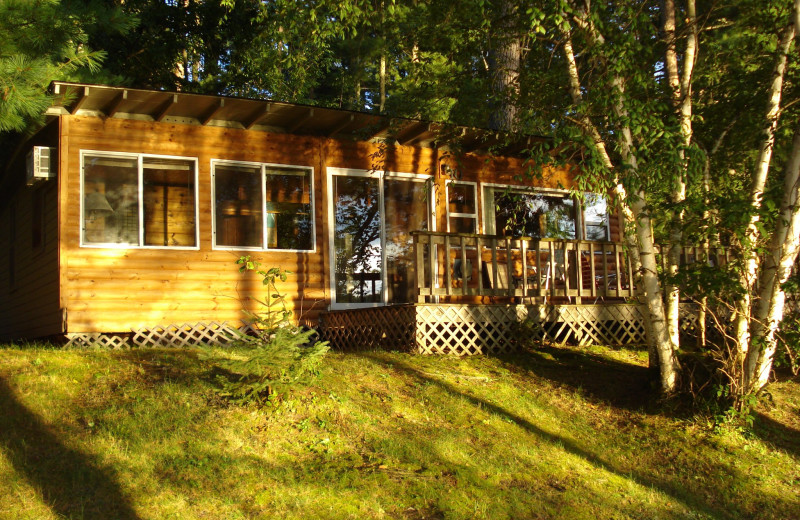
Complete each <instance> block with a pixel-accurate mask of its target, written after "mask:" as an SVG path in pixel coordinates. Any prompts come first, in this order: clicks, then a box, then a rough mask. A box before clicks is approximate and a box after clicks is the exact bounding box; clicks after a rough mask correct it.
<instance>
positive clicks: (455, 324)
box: [320, 304, 697, 356]
mask: <svg viewBox="0 0 800 520" xmlns="http://www.w3.org/2000/svg"><path fill="white" fill-rule="evenodd" d="M644 319H645V318H644V316H643V314H642V312H641V311H640V309H639V306H638V305H635V304H596V305H480V304H467V305H461V304H420V305H415V306H407V305H406V306H397V307H378V308H372V309H359V310H347V311H332V312H328V313H325V314H324V315H323V316H322V319H321V321H320V328H321V331H322V335H323V338H324V339H327V340H329V341H330V342H331V343H332V344H333V345H335V346H336V347H338V348H341V349H346V350H368V349H381V348H391V349H400V350H410V351H414V352H418V353H420V354H445V355H454V356H466V355H473V354H498V353H504V352H509V351H511V350H513V349H514V348H515V347H516V346H517V345H519V344H520V343H525V342H527V341H530V340H533V341H541V342H546V343H556V344H560V345H564V344H572V345H612V346H621V345H632V344H636V345H638V344H643V343H645V342H646V340H647V338H646V330H645V326H644ZM523 322H526V323H527V324H528V326H525V327H520V326H519V325H520V324H521V323H523ZM681 327H682V330H683V331H684V332H686V333H690V334H691V333H693V332H694V331H695V330H696V329H697V314H696V309H695V308H694V307H691V306H686V307H685V308H682V309H681ZM521 331H524V332H521ZM521 334H524V335H525V337H520V335H521Z"/></svg>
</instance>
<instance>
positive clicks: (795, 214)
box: [744, 130, 800, 391]
mask: <svg viewBox="0 0 800 520" xmlns="http://www.w3.org/2000/svg"><path fill="white" fill-rule="evenodd" d="M799 201H800V130H797V131H796V132H795V136H794V141H793V144H792V152H791V155H790V157H789V161H788V162H787V164H786V171H785V176H784V185H783V199H782V200H781V208H780V213H779V214H778V219H777V222H776V224H775V231H774V233H773V235H772V240H771V244H770V248H769V253H768V255H767V257H766V259H765V261H764V267H763V269H762V276H761V279H760V286H761V287H760V291H759V300H758V305H757V307H756V312H755V319H754V320H753V340H752V342H751V343H752V345H751V347H750V349H749V350H748V352H747V357H746V359H745V367H744V368H745V376H746V378H747V379H746V383H747V387H746V388H749V389H751V390H752V391H758V390H760V389H761V388H763V387H764V386H765V385H766V384H767V382H768V381H769V374H770V371H771V370H772V360H773V358H774V357H775V352H776V350H777V347H778V338H777V336H776V333H777V330H778V325H779V324H780V321H781V320H782V319H783V310H784V304H785V301H786V294H785V293H784V291H783V289H782V288H781V286H782V285H783V284H784V283H786V281H787V280H788V279H789V276H791V274H792V268H793V266H794V263H795V261H796V260H797V255H798V251H800V206H799V205H798V202H799Z"/></svg>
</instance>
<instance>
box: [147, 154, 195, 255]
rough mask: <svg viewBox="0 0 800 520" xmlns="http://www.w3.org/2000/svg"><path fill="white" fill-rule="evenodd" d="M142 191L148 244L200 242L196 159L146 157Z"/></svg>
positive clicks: (184, 244) (190, 243)
mask: <svg viewBox="0 0 800 520" xmlns="http://www.w3.org/2000/svg"><path fill="white" fill-rule="evenodd" d="M142 191H143V202H144V204H143V205H144V244H145V245H147V246H183V247H192V246H195V245H197V242H196V240H197V239H196V234H195V200H194V194H195V186H194V162H190V161H186V160H180V159H157V158H149V157H146V158H144V160H143V161H142Z"/></svg>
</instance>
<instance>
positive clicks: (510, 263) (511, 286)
mask: <svg viewBox="0 0 800 520" xmlns="http://www.w3.org/2000/svg"><path fill="white" fill-rule="evenodd" d="M511 247H512V241H511V239H510V238H508V237H506V273H507V274H506V277H507V278H508V279H507V280H506V285H507V286H508V287H507V288H506V292H507V293H508V296H509V297H511V298H513V297H514V282H513V276H514V265H513V258H511V256H512V253H511Z"/></svg>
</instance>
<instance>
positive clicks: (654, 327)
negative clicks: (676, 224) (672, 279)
mask: <svg viewBox="0 0 800 520" xmlns="http://www.w3.org/2000/svg"><path fill="white" fill-rule="evenodd" d="M576 21H577V22H578V23H579V24H580V25H581V26H582V27H583V28H584V29H585V30H586V31H587V33H588V35H589V37H590V38H591V39H592V40H593V41H594V42H595V43H596V44H602V43H604V39H603V37H602V35H601V34H600V33H599V32H598V31H597V30H596V28H595V27H594V26H593V25H592V24H591V22H589V21H588V20H587V19H585V18H584V19H578V20H576ZM563 35H564V52H565V56H566V59H567V72H568V76H569V90H570V95H571V97H572V100H573V103H574V104H576V105H579V104H580V103H581V102H582V100H583V98H582V94H581V85H580V76H579V74H578V67H577V64H576V62H575V56H574V50H573V46H572V38H571V35H570V34H569V31H568V30H567V29H564V30H563ZM614 86H615V88H616V89H617V91H618V95H619V96H620V98H619V101H618V102H617V104H616V105H615V107H614V110H615V112H616V113H617V115H618V116H619V117H620V119H621V120H623V121H624V120H625V119H626V116H627V114H626V113H625V108H624V104H623V97H624V82H623V80H622V79H621V78H620V77H615V79H614ZM579 123H580V125H581V127H582V128H583V130H584V131H585V132H587V134H588V135H589V136H590V137H591V139H592V142H593V143H594V146H595V149H596V150H597V152H598V153H599V154H600V156H601V157H602V159H603V163H604V165H605V166H606V167H607V168H608V169H609V172H614V171H615V168H614V164H613V162H612V161H611V159H610V157H609V155H608V151H607V149H606V143H605V141H604V140H603V138H602V136H601V135H600V133H599V131H598V130H597V127H596V126H595V125H594V124H593V123H592V121H591V119H590V118H589V117H588V116H586V115H584V116H582V117H581V119H580V121H579ZM618 138H619V139H620V146H621V147H622V157H623V162H624V163H625V165H626V167H627V168H628V169H629V171H632V172H636V171H637V169H638V161H637V159H636V155H635V153H634V150H633V138H632V135H631V131H630V128H628V127H627V126H623V127H622V128H621V129H619V134H618ZM614 181H615V184H616V189H615V191H616V193H617V195H618V197H619V200H620V205H621V207H622V210H623V213H624V214H625V217H626V219H627V220H628V221H629V222H631V223H632V224H633V225H634V228H635V230H636V233H635V235H633V236H630V239H631V240H632V242H633V244H632V245H633V246H634V247H638V252H639V255H638V256H639V262H640V266H639V272H640V274H641V280H642V284H643V286H644V299H645V303H646V308H647V313H648V318H649V321H650V327H648V332H651V333H652V337H650V338H649V340H650V342H651V344H652V345H655V349H656V351H657V353H658V367H659V372H660V379H661V388H662V391H664V392H665V393H670V392H673V391H674V390H675V389H676V386H677V377H678V360H677V357H676V355H675V349H676V345H675V344H674V343H673V342H672V341H671V340H670V337H669V335H668V334H667V328H666V321H665V319H664V316H665V314H664V304H663V301H662V299H661V286H660V282H659V280H658V273H657V270H656V258H655V247H654V241H653V233H652V224H651V222H650V217H649V215H648V214H647V212H646V210H645V207H646V193H645V192H644V191H643V190H640V191H639V192H637V193H635V194H634V195H633V196H629V195H628V194H627V193H626V190H625V187H624V186H623V185H622V183H621V182H620V181H619V179H617V178H616V176H615V179H614Z"/></svg>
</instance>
